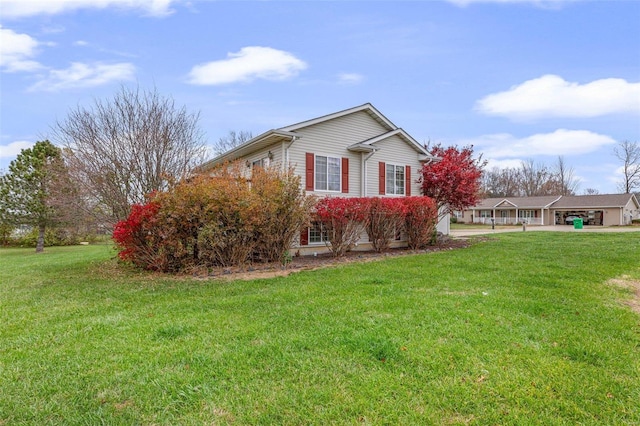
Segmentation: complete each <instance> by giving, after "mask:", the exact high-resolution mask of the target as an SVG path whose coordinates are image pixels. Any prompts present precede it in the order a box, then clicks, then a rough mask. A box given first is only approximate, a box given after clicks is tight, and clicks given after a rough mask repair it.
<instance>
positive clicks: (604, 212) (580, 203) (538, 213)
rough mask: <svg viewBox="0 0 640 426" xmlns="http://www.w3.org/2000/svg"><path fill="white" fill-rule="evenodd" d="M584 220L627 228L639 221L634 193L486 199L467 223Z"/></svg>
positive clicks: (469, 212) (466, 218) (468, 215)
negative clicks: (632, 221) (626, 226)
mask: <svg viewBox="0 0 640 426" xmlns="http://www.w3.org/2000/svg"><path fill="white" fill-rule="evenodd" d="M574 217H579V218H582V220H583V222H584V224H585V225H599V226H612V225H628V224H630V223H631V220H632V219H638V218H640V204H639V203H638V198H637V197H636V196H635V195H634V194H606V195H576V196H568V195H565V196H561V195H554V196H545V197H503V198H486V199H484V200H482V201H481V202H480V203H479V204H477V205H476V206H474V207H471V208H469V209H468V210H465V211H464V213H463V217H462V220H463V221H464V222H467V223H486V224H490V223H492V219H493V220H494V221H495V223H496V224H500V225H510V224H516V223H522V222H524V221H526V223H528V224H532V225H564V224H572V221H573V218H574Z"/></svg>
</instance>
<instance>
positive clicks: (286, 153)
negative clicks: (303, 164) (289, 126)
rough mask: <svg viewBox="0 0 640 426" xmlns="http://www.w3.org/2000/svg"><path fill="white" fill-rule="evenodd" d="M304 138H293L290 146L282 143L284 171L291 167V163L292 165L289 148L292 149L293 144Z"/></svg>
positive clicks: (295, 136)
mask: <svg viewBox="0 0 640 426" xmlns="http://www.w3.org/2000/svg"><path fill="white" fill-rule="evenodd" d="M301 137H302V136H297V135H294V136H291V142H289V145H285V142H282V150H283V152H282V170H283V171H286V170H287V168H288V167H289V163H290V158H289V148H291V145H293V143H294V142H295V141H297V140H298V139H300V138H301Z"/></svg>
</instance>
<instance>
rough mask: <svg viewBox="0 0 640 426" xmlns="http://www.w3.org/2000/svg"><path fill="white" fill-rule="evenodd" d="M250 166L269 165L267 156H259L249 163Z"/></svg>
mask: <svg viewBox="0 0 640 426" xmlns="http://www.w3.org/2000/svg"><path fill="white" fill-rule="evenodd" d="M251 167H252V168H255V167H269V158H267V157H265V158H261V159H259V160H256V161H254V162H252V163H251Z"/></svg>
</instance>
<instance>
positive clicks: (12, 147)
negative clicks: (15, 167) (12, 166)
mask: <svg viewBox="0 0 640 426" xmlns="http://www.w3.org/2000/svg"><path fill="white" fill-rule="evenodd" d="M33 144H34V143H33V142H28V141H15V142H11V143H10V144H9V145H0V158H11V159H13V158H15V157H16V156H17V155H18V154H20V151H22V150H23V149H27V148H31V147H32V146H33Z"/></svg>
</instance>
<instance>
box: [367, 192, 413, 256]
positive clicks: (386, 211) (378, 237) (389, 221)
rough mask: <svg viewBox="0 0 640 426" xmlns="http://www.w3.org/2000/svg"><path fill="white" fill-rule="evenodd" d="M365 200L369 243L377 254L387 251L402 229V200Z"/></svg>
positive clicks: (403, 210) (403, 206) (373, 198)
mask: <svg viewBox="0 0 640 426" xmlns="http://www.w3.org/2000/svg"><path fill="white" fill-rule="evenodd" d="M365 200H366V201H367V202H366V203H365V204H366V206H367V209H366V216H367V220H366V230H367V235H368V236H369V242H371V245H372V246H373V249H374V250H375V251H377V252H381V251H384V250H387V249H388V248H389V246H390V244H391V241H392V240H394V239H395V237H396V235H397V234H398V233H400V232H402V230H403V227H404V218H405V204H404V202H403V200H404V198H378V197H372V198H368V199H365Z"/></svg>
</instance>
